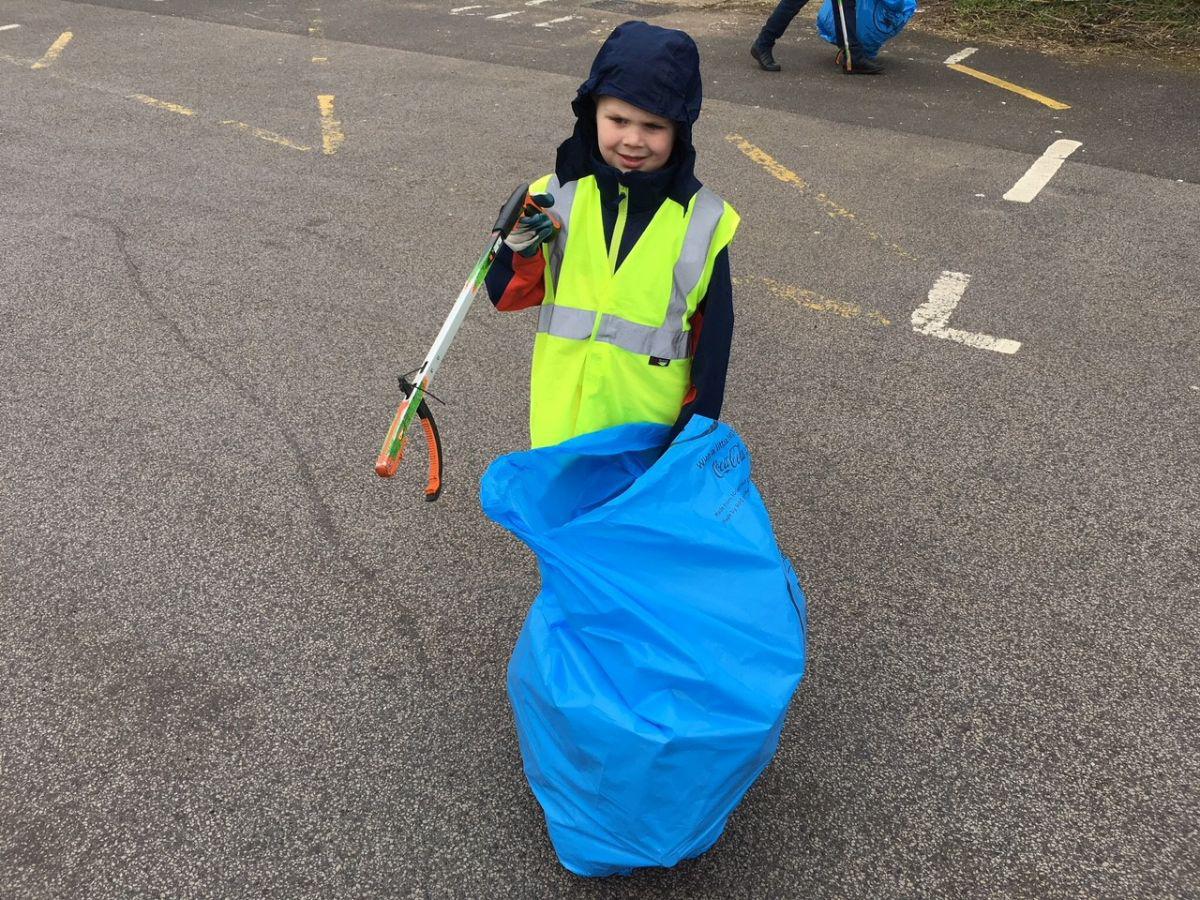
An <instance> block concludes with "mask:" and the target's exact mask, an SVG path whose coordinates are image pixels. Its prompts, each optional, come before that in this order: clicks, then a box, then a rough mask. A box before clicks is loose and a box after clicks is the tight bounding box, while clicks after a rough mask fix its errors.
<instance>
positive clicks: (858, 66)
mask: <svg viewBox="0 0 1200 900" xmlns="http://www.w3.org/2000/svg"><path fill="white" fill-rule="evenodd" d="M833 59H834V62H835V63H836V64H837V65H838V67H839V68H840V69H841V70H842V71H843V72H845V73H846V74H847V75H882V74H883V66H881V65H880V64H879V63H877V62H875V61H874V60H871V59H867V58H866V57H865V56H852V57H851V58H850V65H849V66H847V65H846V54H845V52H844V51H842V50H839V51H838V52H837V56H835V57H834V58H833Z"/></svg>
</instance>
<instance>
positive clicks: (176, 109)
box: [129, 94, 196, 116]
mask: <svg viewBox="0 0 1200 900" xmlns="http://www.w3.org/2000/svg"><path fill="white" fill-rule="evenodd" d="M129 96H130V97H132V98H133V99H134V100H137V101H138V102H140V103H145V104H146V105H147V106H156V107H158V108H159V109H166V110H169V111H171V112H173V113H179V114H180V115H181V116H194V115H195V114H196V111H195V110H194V109H188V108H187V107H186V106H180V105H179V104H178V103H168V102H167V101H166V100H157V99H155V98H154V97H147V96H146V95H145V94H130V95H129Z"/></svg>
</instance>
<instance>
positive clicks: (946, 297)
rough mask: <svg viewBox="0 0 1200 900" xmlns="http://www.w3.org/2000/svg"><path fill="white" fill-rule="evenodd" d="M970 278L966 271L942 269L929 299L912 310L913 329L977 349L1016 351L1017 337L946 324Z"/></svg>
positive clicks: (1018, 343) (1004, 351)
mask: <svg viewBox="0 0 1200 900" xmlns="http://www.w3.org/2000/svg"><path fill="white" fill-rule="evenodd" d="M970 280H971V276H970V275H968V274H966V273H965V272H943V273H942V274H941V276H940V277H939V278H938V280H937V282H935V283H934V285H933V289H932V290H931V291H930V292H929V300H928V301H927V302H925V303H922V304H921V305H920V306H918V307H917V308H916V309H914V310H913V314H912V327H913V331H915V332H916V333H917V334H927V335H929V336H930V337H936V338H943V339H944V340H948V341H957V342H958V343H960V344H966V345H967V346H968V347H976V348H978V349H980V350H994V351H995V352H996V353H1016V352H1017V351H1018V350H1020V349H1021V342H1020V341H1011V340H1009V339H1008V338H998V337H992V336H991V335H990V334H978V333H976V332H974V331H961V330H959V329H957V328H947V327H946V323H947V322H949V321H950V314H951V313H953V312H954V308H955V307H956V306H958V301H959V300H961V299H962V295H963V291H965V290H966V289H967V284H968V283H969V282H970Z"/></svg>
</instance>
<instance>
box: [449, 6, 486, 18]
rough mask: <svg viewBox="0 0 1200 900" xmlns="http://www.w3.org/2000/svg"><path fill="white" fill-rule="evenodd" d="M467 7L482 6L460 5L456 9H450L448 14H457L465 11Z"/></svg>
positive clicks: (479, 7) (475, 7) (476, 7)
mask: <svg viewBox="0 0 1200 900" xmlns="http://www.w3.org/2000/svg"><path fill="white" fill-rule="evenodd" d="M468 9H483V7H482V6H460V7H458V8H456V9H452V10H450V15H452V16H457V15H458V14H459V13H463V12H466V11H467V10H468Z"/></svg>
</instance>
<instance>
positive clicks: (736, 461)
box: [712, 444, 746, 478]
mask: <svg viewBox="0 0 1200 900" xmlns="http://www.w3.org/2000/svg"><path fill="white" fill-rule="evenodd" d="M745 461H746V448H745V447H744V446H743V445H742V444H734V445H733V446H732V447H730V448H729V452H728V453H726V454H725V455H724V456H721V457H718V458H717V459H715V460H714V461H713V464H712V470H713V474H714V475H716V476H717V477H718V478H724V477H725V476H726V475H728V474H729V473H730V472H732V471H733V470H734V469H736V468H737V467H738V466H740V465H741V464H742V463H744V462H745Z"/></svg>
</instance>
